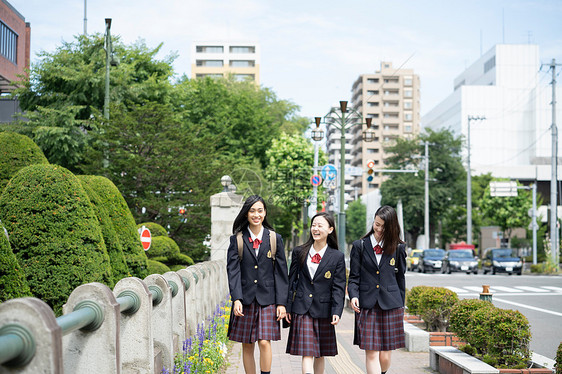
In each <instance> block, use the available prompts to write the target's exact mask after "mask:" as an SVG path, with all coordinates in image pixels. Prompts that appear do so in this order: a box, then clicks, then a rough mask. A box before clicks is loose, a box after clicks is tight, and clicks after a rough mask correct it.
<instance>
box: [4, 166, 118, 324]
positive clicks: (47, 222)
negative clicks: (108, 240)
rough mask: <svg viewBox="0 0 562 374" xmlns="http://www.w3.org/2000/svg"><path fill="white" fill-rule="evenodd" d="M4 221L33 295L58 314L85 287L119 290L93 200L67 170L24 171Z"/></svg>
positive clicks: (10, 189)
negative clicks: (97, 284) (101, 285)
mask: <svg viewBox="0 0 562 374" xmlns="http://www.w3.org/2000/svg"><path fill="white" fill-rule="evenodd" d="M0 219H1V220H2V223H3V224H4V226H5V227H6V229H7V230H8V233H9V235H10V245H11V246H12V251H13V252H14V254H15V255H16V258H17V259H18V261H19V263H20V265H21V266H22V267H23V270H24V273H25V274H26V277H27V282H28V284H29V287H30V289H31V292H32V293H33V295H34V296H36V297H38V298H40V299H42V300H43V301H45V302H46V303H47V304H49V305H50V306H51V307H52V308H53V310H54V311H55V313H56V314H60V312H61V307H62V305H63V304H64V303H65V302H66V300H67V298H68V296H69V295H70V293H71V292H72V290H74V289H75V288H76V287H78V286H79V285H81V284H84V283H90V282H101V283H105V284H107V285H108V286H110V287H111V286H113V285H112V284H111V266H110V263H109V256H108V254H107V251H106V248H105V244H104V241H103V237H102V234H101V228H100V226H99V224H98V221H97V218H96V216H95V214H94V210H93V208H92V205H91V204H90V199H89V198H88V195H86V192H85V191H84V189H83V188H82V185H81V184H80V182H79V181H78V179H77V178H76V176H74V174H72V173H71V172H70V171H68V170H67V169H65V168H63V167H61V166H57V165H32V166H28V167H25V168H23V169H21V170H20V171H19V172H18V173H17V174H16V175H15V176H14V177H13V178H12V179H11V181H10V183H9V184H8V185H7V186H6V188H5V189H4V192H3V194H2V196H0Z"/></svg>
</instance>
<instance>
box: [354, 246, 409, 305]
mask: <svg viewBox="0 0 562 374" xmlns="http://www.w3.org/2000/svg"><path fill="white" fill-rule="evenodd" d="M362 245H363V248H362V249H363V250H361V246H362ZM350 257H351V259H350V269H349V284H348V286H347V292H348V293H349V298H350V299H353V298H354V297H357V298H358V299H359V307H360V308H366V309H371V308H373V307H374V306H375V304H376V303H378V304H379V306H380V307H381V309H383V310H389V309H395V308H401V307H403V306H404V301H405V298H406V279H405V276H404V273H406V246H405V245H404V244H400V245H398V248H397V249H396V251H395V252H394V253H393V254H392V255H388V254H385V253H383V255H382V257H381V262H380V264H378V265H377V261H376V258H375V252H374V251H373V245H372V243H371V239H370V238H368V237H367V238H365V239H363V240H361V239H360V240H356V241H354V242H353V247H352V248H351V254H350Z"/></svg>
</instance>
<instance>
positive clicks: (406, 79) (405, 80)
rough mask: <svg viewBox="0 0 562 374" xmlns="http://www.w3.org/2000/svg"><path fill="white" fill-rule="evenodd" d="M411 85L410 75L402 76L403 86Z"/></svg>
mask: <svg viewBox="0 0 562 374" xmlns="http://www.w3.org/2000/svg"><path fill="white" fill-rule="evenodd" d="M411 85H412V77H404V86H411Z"/></svg>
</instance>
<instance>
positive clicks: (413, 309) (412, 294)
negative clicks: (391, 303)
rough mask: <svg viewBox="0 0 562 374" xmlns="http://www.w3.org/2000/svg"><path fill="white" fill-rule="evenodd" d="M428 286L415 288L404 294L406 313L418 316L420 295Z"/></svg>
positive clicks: (419, 312)
mask: <svg viewBox="0 0 562 374" xmlns="http://www.w3.org/2000/svg"><path fill="white" fill-rule="evenodd" d="M428 288H431V287H429V286H415V287H412V288H411V289H409V290H407V292H406V307H407V308H408V313H410V314H414V315H420V314H421V310H420V295H421V294H422V293H423V292H425V291H426V290H427V289H428Z"/></svg>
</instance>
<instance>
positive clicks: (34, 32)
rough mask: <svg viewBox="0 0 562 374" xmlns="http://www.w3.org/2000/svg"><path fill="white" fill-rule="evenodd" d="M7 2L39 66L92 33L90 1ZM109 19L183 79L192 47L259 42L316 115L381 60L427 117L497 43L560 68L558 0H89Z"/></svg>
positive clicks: (281, 90) (273, 67)
mask: <svg viewBox="0 0 562 374" xmlns="http://www.w3.org/2000/svg"><path fill="white" fill-rule="evenodd" d="M8 2H9V3H10V4H11V5H12V6H14V7H15V8H16V9H17V10H18V11H19V12H20V13H21V14H22V15H23V16H24V17H25V19H26V21H27V22H30V23H31V51H32V61H35V60H36V55H37V52H39V51H41V50H46V51H54V50H55V48H56V47H57V46H59V45H60V44H61V41H63V40H64V41H72V40H73V37H74V35H77V34H81V33H83V31H84V3H85V2H84V0H8ZM105 18H112V19H113V23H112V26H111V33H112V35H120V36H121V37H122V40H123V41H124V42H125V43H127V44H129V43H132V42H134V41H136V40H138V39H144V40H145V42H146V44H147V45H148V46H149V47H156V46H157V45H158V44H159V43H161V42H163V43H164V45H163V48H162V54H161V56H160V57H164V56H165V55H168V54H169V53H170V52H172V51H175V52H177V53H178V58H177V59H176V61H175V64H174V68H175V71H176V73H177V74H178V75H182V74H184V73H185V74H187V75H190V68H191V67H190V66H191V65H190V47H191V44H192V42H194V41H200V40H237V41H240V40H250V41H256V42H258V43H259V44H260V46H261V71H260V74H261V85H262V86H264V87H268V88H271V89H272V90H273V91H274V92H275V93H276V94H277V96H278V97H279V98H281V99H285V100H290V101H292V102H294V103H296V104H297V105H299V106H300V107H301V111H300V114H301V115H303V116H308V117H314V116H323V115H325V114H326V113H327V111H328V110H329V108H330V105H332V104H335V103H337V102H338V101H339V100H349V99H350V90H351V85H352V83H353V81H354V80H355V79H356V78H357V77H358V76H359V75H360V74H364V73H371V72H374V71H375V70H378V69H379V68H380V62H381V61H390V62H392V63H393V65H394V67H399V66H403V67H404V68H411V69H414V72H415V73H416V74H418V75H419V76H420V79H421V114H422V115H423V114H425V113H427V112H428V111H429V110H430V109H432V108H433V107H434V106H435V105H436V104H438V103H439V102H440V101H441V100H442V99H444V98H445V97H446V96H447V95H448V94H449V93H450V92H451V91H452V88H453V79H454V78H455V77H456V76H457V75H459V74H460V73H461V72H462V71H463V70H464V68H465V67H467V66H469V65H470V64H472V63H473V62H474V61H475V60H477V59H478V58H479V57H480V55H481V53H484V52H486V51H487V50H489V49H490V48H492V47H493V46H494V45H495V44H498V43H502V42H505V43H510V44H514V43H516V44H526V43H534V44H538V45H539V46H540V57H541V62H543V63H550V61H551V60H552V59H553V58H556V59H557V62H560V63H562V21H561V20H562V1H560V0H541V1H530V0H506V1H500V0H470V1H467V0H464V1H457V0H442V1H437V0H410V1H400V0H394V1H391V0H345V1H330V0H322V1H320V0H299V1H295V0H281V1H279V0H277V1H273V0H198V1H193V0H160V1H149V0H87V20H88V21H87V30H88V33H94V32H99V33H103V32H104V28H105V26H104V19H105ZM540 74H548V69H547V68H546V67H545V68H544V69H543V72H541V73H540Z"/></svg>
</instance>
